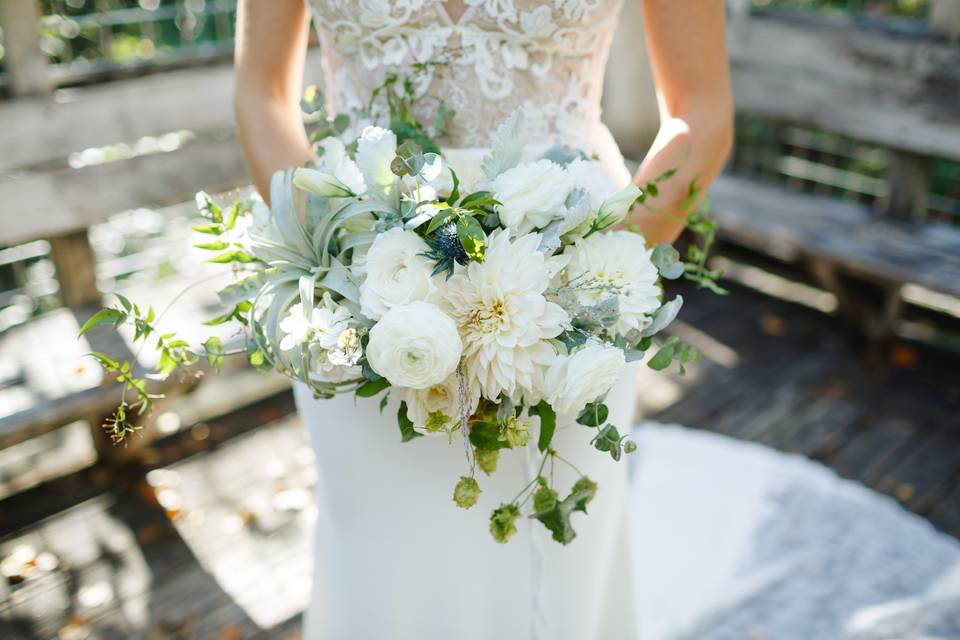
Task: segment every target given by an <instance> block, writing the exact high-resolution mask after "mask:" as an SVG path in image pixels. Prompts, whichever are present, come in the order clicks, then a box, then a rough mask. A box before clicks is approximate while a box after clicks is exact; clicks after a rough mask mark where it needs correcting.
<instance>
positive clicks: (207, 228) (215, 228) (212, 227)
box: [193, 224, 224, 236]
mask: <svg viewBox="0 0 960 640" xmlns="http://www.w3.org/2000/svg"><path fill="white" fill-rule="evenodd" d="M193 230H194V231H196V232H198V233H207V234H210V235H213V236H219V235H221V234H223V232H224V228H223V225H222V224H195V225H193Z"/></svg>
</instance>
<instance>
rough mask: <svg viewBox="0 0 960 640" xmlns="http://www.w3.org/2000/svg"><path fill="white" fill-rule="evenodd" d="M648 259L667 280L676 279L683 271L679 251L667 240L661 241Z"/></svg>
mask: <svg viewBox="0 0 960 640" xmlns="http://www.w3.org/2000/svg"><path fill="white" fill-rule="evenodd" d="M650 260H651V261H652V262H653V264H654V266H655V267H657V271H659V272H660V275H661V276H662V277H664V278H666V279H667V280H676V279H677V278H679V277H680V276H682V275H683V273H684V265H683V262H681V261H680V253H679V252H678V251H677V250H676V249H674V247H673V245H671V244H669V243H667V242H661V243H660V244H658V245H657V246H656V247H654V249H653V253H652V254H651V255H650Z"/></svg>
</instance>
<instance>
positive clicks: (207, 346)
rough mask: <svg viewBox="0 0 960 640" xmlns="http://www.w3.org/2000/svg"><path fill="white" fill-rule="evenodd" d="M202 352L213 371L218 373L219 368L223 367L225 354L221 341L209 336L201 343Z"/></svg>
mask: <svg viewBox="0 0 960 640" xmlns="http://www.w3.org/2000/svg"><path fill="white" fill-rule="evenodd" d="M203 350H204V352H205V353H206V355H207V362H209V363H210V366H211V367H213V369H214V371H217V372H219V371H220V367H222V366H223V354H224V352H225V350H224V348H223V340H221V339H220V338H219V337H217V336H210V337H209V338H207V340H206V341H205V342H204V343H203Z"/></svg>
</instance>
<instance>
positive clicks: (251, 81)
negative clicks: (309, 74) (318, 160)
mask: <svg viewBox="0 0 960 640" xmlns="http://www.w3.org/2000/svg"><path fill="white" fill-rule="evenodd" d="M309 24H310V14H309V12H308V11H307V9H306V6H305V4H304V2H303V0H240V2H239V4H238V7H237V44H236V49H235V54H234V66H235V68H236V86H235V89H234V109H235V112H236V119H237V131H238V135H239V138H240V146H241V147H242V148H243V157H244V159H245V160H246V163H247V168H248V169H249V170H250V175H251V176H252V178H253V183H254V184H255V185H256V186H257V189H258V190H259V191H260V194H261V195H262V196H263V198H264V200H267V201H269V197H270V177H271V176H272V175H273V174H274V172H276V171H278V170H279V169H285V168H287V167H291V166H298V165H301V164H303V163H304V162H306V161H307V160H309V159H310V158H311V157H312V155H313V153H312V151H311V149H310V143H309V141H308V140H307V134H306V132H305V131H304V128H303V116H302V115H301V113H300V96H301V93H302V90H303V64H304V57H305V55H306V50H307V35H308V29H309Z"/></svg>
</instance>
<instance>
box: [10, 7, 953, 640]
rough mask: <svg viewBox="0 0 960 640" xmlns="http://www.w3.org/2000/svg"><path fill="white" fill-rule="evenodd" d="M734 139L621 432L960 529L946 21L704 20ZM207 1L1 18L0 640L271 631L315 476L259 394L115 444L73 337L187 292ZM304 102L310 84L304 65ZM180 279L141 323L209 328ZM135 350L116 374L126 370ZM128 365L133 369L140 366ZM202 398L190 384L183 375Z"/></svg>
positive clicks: (220, 76)
mask: <svg viewBox="0 0 960 640" xmlns="http://www.w3.org/2000/svg"><path fill="white" fill-rule="evenodd" d="M727 6H728V18H729V25H728V42H729V44H728V46H729V51H730V58H731V64H732V69H733V84H734V93H735V101H736V106H737V121H736V125H737V132H736V145H735V149H734V152H733V155H732V158H731V160H730V162H729V165H728V167H727V170H726V172H725V174H724V175H723V176H722V177H721V179H720V180H719V181H718V183H717V185H716V186H715V188H714V189H713V190H712V193H711V198H710V207H711V211H712V213H713V215H714V216H715V217H716V218H717V219H718V221H719V223H720V231H719V235H718V238H717V245H716V248H715V251H714V253H713V256H712V258H711V265H712V266H714V267H716V268H720V269H723V270H724V272H725V274H726V275H725V278H724V281H723V284H724V286H726V287H727V288H728V289H729V290H730V295H728V296H725V297H718V296H714V295H711V294H709V293H707V292H703V291H697V290H695V289H693V288H691V287H689V286H683V285H678V286H677V287H676V288H677V289H678V291H679V292H681V293H683V295H684V297H685V298H686V300H687V302H688V304H687V306H686V307H685V312H684V315H682V317H681V320H682V322H678V323H677V324H676V325H675V326H674V327H673V332H674V333H676V334H677V335H679V336H680V337H682V338H683V339H685V340H686V341H688V342H690V343H691V344H693V345H694V346H696V347H698V348H699V349H700V350H701V351H702V352H703V354H704V361H703V363H702V364H701V365H699V366H697V367H693V368H692V369H691V370H690V371H689V372H688V374H687V375H686V376H685V377H679V376H675V375H672V374H671V375H660V374H658V375H655V376H654V375H653V374H652V373H648V374H645V375H644V376H643V377H642V378H641V380H640V381H639V384H640V385H642V393H641V401H640V406H638V408H637V409H638V417H640V416H642V417H645V418H651V419H655V420H661V421H665V422H679V423H682V424H686V425H689V426H691V427H695V428H702V429H707V430H711V431H716V432H718V433H722V434H725V435H729V436H732V437H735V438H741V439H746V440H752V441H755V442H760V443H762V444H765V445H768V446H771V447H775V448H778V449H780V450H783V451H788V452H794V453H799V454H802V455H804V456H807V457H809V458H812V459H814V460H818V461H820V462H823V463H824V464H826V465H828V466H830V467H831V468H833V469H834V470H835V471H837V472H838V473H839V474H841V475H842V476H844V477H847V478H851V479H855V480H858V481H860V482H862V483H864V484H866V485H867V486H870V487H872V488H874V489H877V490H878V491H880V492H883V493H886V494H889V495H891V496H893V497H894V498H895V499H896V500H898V501H899V502H900V503H901V504H902V505H903V506H904V507H905V508H907V509H909V510H911V511H914V512H916V513H918V514H920V515H921V516H923V517H925V518H928V519H929V520H930V521H931V522H932V523H933V525H934V526H936V527H937V528H938V529H940V530H941V531H943V532H945V533H947V534H949V535H952V536H958V535H960V417H958V415H960V374H958V371H960V298H958V296H960V43H958V39H960V0H730V1H728V2H727ZM234 19H235V1H234V0H39V1H38V0H2V1H0V223H2V224H0V574H2V575H0V636H2V637H3V638H11V639H12V638H17V639H20V638H24V639H27V638H30V639H33V638H60V639H63V640H74V639H82V638H134V637H136V638H140V637H146V638H150V639H153V640H160V639H166V638H216V639H220V640H232V639H238V638H250V637H269V638H294V637H297V634H298V632H299V631H298V630H299V617H298V616H299V613H300V611H301V610H302V608H303V607H304V605H305V602H306V598H307V594H308V588H309V578H310V573H309V563H308V562H306V559H307V558H308V557H309V548H310V540H309V528H310V524H311V522H312V519H313V517H314V507H313V505H312V496H311V489H312V486H313V484H314V482H315V477H314V471H313V467H312V459H311V455H310V451H309V449H308V447H307V446H306V443H305V441H304V438H303V434H302V433H301V430H300V425H299V423H298V422H297V420H296V417H295V415H294V414H293V406H292V399H291V397H290V393H289V388H288V385H287V384H286V382H285V380H283V379H280V378H275V377H265V376H263V375H262V374H255V373H253V372H252V371H250V370H248V369H247V368H246V367H244V366H242V365H241V364H239V363H238V364H235V365H231V366H228V371H227V373H226V374H225V375H223V376H219V377H216V378H212V377H211V379H209V380H202V378H203V376H202V373H203V372H202V371H199V372H198V373H197V375H195V376H189V377H183V378H178V379H174V380H170V381H168V382H167V383H164V385H163V386H162V388H161V387H158V390H162V391H163V392H164V393H166V394H167V398H166V399H165V400H164V401H162V402H160V403H158V406H157V408H156V410H155V411H154V412H153V413H152V414H151V415H149V416H148V417H147V418H145V420H144V422H143V430H142V431H141V434H142V436H143V437H141V438H138V439H136V440H135V442H134V444H133V445H132V446H130V447H128V448H115V447H112V446H111V445H110V443H109V441H108V440H107V438H106V437H105V436H104V435H103V434H102V433H101V431H100V428H99V425H100V424H101V423H102V421H103V419H104V417H105V416H107V415H108V414H109V413H110V412H111V410H112V408H113V407H114V406H115V403H116V401H117V397H118V396H117V390H116V389H115V388H114V386H113V385H110V384H109V381H106V380H104V379H103V377H102V375H101V373H100V371H99V369H98V368H97V367H96V366H95V364H94V363H93V362H92V361H91V360H89V359H87V358H84V357H83V355H84V354H85V353H87V352H89V351H90V350H92V349H95V350H99V351H105V352H108V353H111V354H114V355H124V354H125V355H126V357H133V350H132V349H131V346H130V344H129V338H130V336H126V337H125V338H121V339H116V338H110V337H108V336H107V335H106V334H107V332H99V333H94V334H91V335H90V336H89V339H88V340H89V341H88V340H80V341H77V340H76V339H75V336H76V333H77V329H78V327H79V326H80V325H81V324H82V323H83V322H84V321H85V320H86V318H88V317H89V316H90V315H91V313H92V312H93V310H95V309H96V308H97V306H98V305H99V304H100V303H101V302H102V301H104V300H105V299H106V300H110V294H111V293H113V292H123V293H125V294H127V295H128V296H129V297H131V298H133V299H135V300H139V301H141V302H144V303H149V304H153V305H154V306H157V307H158V308H162V307H163V306H164V305H165V304H166V303H168V302H169V301H170V300H172V299H173V297H174V296H175V294H176V293H177V292H178V291H179V290H180V289H182V288H183V286H184V284H185V283H188V282H190V281H191V280H195V279H197V278H198V277H200V276H201V275H203V274H204V273H205V266H204V263H203V262H202V256H198V255H195V254H194V253H193V252H191V251H190V249H189V246H190V243H191V241H190V232H189V227H190V224H191V218H192V216H193V215H194V213H195V208H194V205H193V202H192V200H193V194H194V192H195V191H197V190H199V189H204V190H207V191H210V192H218V191H221V192H222V191H230V190H234V189H237V188H241V187H243V186H245V185H246V183H247V178H246V175H245V170H244V167H243V164H242V161H241V157H240V154H239V149H238V146H237V144H236V140H235V137H234V133H233V125H232V106H231V101H232V97H231V86H232V72H231V67H230V55H231V50H232V46H233V35H234V32H233V28H234V27H233V23H234ZM642 40H643V31H642V23H641V16H640V9H639V3H637V2H631V1H630V0H627V3H626V7H625V9H624V14H623V19H622V22H621V26H620V30H619V32H618V35H617V38H616V42H615V44H614V48H613V51H612V53H611V56H610V61H609V65H608V75H607V91H606V98H605V101H606V103H605V109H604V113H605V120H606V121H607V123H608V124H609V126H610V127H611V129H612V130H613V132H614V134H615V136H616V137H617V139H618V141H619V143H620V145H621V147H622V149H623V151H624V154H625V156H627V157H628V158H630V159H632V160H633V161H638V160H640V159H641V158H642V157H643V154H644V153H645V151H646V149H647V148H648V146H649V144H650V142H651V141H652V139H653V136H654V135H655V133H656V129H657V124H658V123H657V113H656V101H655V97H654V93H653V88H652V84H651V79H650V72H649V67H648V64H647V61H646V55H645V51H644V48H643V46H642V45H641V43H642ZM308 56H309V57H308V64H307V82H308V83H310V82H319V81H320V79H321V75H320V69H319V50H318V48H317V47H316V46H314V47H313V48H312V49H311V51H310V53H309V54H308ZM215 310H216V309H215V305H214V303H213V300H212V298H211V296H210V292H209V289H203V288H199V289H196V290H194V291H193V292H192V293H191V294H190V295H189V296H187V297H186V298H185V299H183V300H182V301H181V303H180V304H179V305H178V306H177V309H176V311H175V312H174V314H173V315H171V316H170V317H169V318H168V322H169V324H170V325H171V326H172V327H176V325H177V320H178V317H179V318H180V319H181V321H182V320H183V319H190V320H193V319H195V318H196V317H198V316H199V315H201V314H202V315H203V316H210V315H212V314H213V313H214V312H215ZM138 355H139V354H138ZM140 360H141V363H142V364H143V365H144V366H149V364H150V361H149V356H147V355H145V356H143V357H142V358H141V359H140ZM201 380H202V382H201Z"/></svg>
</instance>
